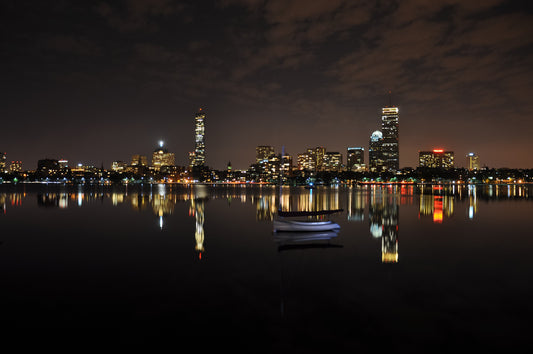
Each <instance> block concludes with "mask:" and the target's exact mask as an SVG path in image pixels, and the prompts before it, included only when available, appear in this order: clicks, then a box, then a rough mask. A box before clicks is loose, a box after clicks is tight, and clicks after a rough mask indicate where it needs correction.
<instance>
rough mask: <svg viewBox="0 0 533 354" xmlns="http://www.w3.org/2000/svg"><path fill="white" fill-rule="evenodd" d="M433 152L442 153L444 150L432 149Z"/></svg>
mask: <svg viewBox="0 0 533 354" xmlns="http://www.w3.org/2000/svg"><path fill="white" fill-rule="evenodd" d="M433 152H434V153H442V152H444V150H443V149H433Z"/></svg>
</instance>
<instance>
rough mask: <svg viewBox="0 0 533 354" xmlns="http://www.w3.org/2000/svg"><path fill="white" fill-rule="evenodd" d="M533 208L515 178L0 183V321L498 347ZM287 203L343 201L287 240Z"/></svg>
mask: <svg viewBox="0 0 533 354" xmlns="http://www.w3.org/2000/svg"><path fill="white" fill-rule="evenodd" d="M532 201H533V199H532V189H531V187H530V186H520V185H514V186H511V185H510V186H477V187H476V186H471V185H466V186H465V185H463V186H453V185H450V186H439V185H436V186H425V187H423V188H418V187H416V186H414V185H388V186H358V187H354V188H344V187H339V188H334V187H331V188H330V187H328V188H325V187H319V188H316V189H311V190H307V189H304V188H289V187H284V188H282V189H281V191H280V190H279V189H278V188H276V187H274V186H203V185H191V186H172V185H145V186H119V187H112V186H94V187H84V186H61V185H32V184H28V185H17V186H13V185H4V186H0V206H1V207H2V215H1V216H0V225H1V230H2V233H1V235H2V236H1V237H0V242H2V244H1V246H0V266H1V268H2V269H3V271H2V273H1V275H0V277H1V278H0V281H1V283H2V285H3V289H2V292H1V295H0V298H1V299H2V303H3V304H5V306H4V311H3V315H2V318H3V319H2V321H3V322H4V324H5V326H4V327H6V328H8V332H6V333H9V334H10V335H13V336H15V337H18V336H26V335H27V334H28V333H31V336H35V335H37V334H38V335H39V336H41V337H46V338H47V340H48V341H54V338H56V339H57V337H56V336H57V333H68V337H69V338H82V339H86V338H88V337H90V338H91V341H93V342H98V341H100V340H102V341H103V340H112V341H114V342H119V343H128V344H134V343H141V342H145V341H157V342H166V343H172V342H174V343H175V345H176V348H177V347H179V346H181V345H182V344H183V341H192V342H199V343H203V342H204V341H206V342H207V344H209V343H210V344H213V343H215V342H216V343H217V345H219V348H222V347H226V346H235V345H237V346H238V347H239V348H240V349H246V348H250V351H252V352H314V351H316V352H324V351H328V350H331V348H337V349H340V350H345V351H353V350H357V349H370V348H379V349H386V350H399V349H406V348H409V349H411V350H413V351H416V350H421V351H422V350H432V351H443V352H448V351H456V349H457V347H458V346H461V347H462V348H463V347H469V348H472V349H480V348H491V349H498V348H499V349H506V348H508V347H509V346H514V345H517V344H519V343H526V342H527V338H528V333H529V330H528V329H529V324H528V323H529V319H530V318H531V315H532V306H531V305H530V297H531V295H532V294H533V291H532V290H533V289H532V286H531V283H530V281H529V279H530V278H531V275H532V274H533V262H532V261H531V259H530V253H531V246H532V245H533V240H532V239H531V237H530V235H531V229H532V226H533V220H532V218H531V215H532V211H533V203H532ZM280 205H281V209H283V210H322V209H339V208H342V209H344V211H343V212H342V213H339V214H335V215H334V216H333V217H332V219H333V220H334V221H335V222H337V223H339V225H340V226H341V229H340V231H339V233H338V235H336V237H333V238H332V239H331V240H329V242H327V241H320V242H319V243H314V246H321V247H300V248H286V247H285V248H284V247H283V246H284V245H283V244H279V243H276V242H275V237H274V236H275V235H273V233H272V220H273V218H274V217H275V215H276V211H277V210H278V207H279V206H280ZM308 246H309V245H308ZM203 345H206V344H203ZM203 345H202V346H203Z"/></svg>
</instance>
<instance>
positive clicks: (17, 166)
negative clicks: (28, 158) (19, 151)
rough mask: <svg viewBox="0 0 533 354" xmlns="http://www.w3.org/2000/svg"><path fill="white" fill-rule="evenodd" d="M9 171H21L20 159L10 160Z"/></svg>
mask: <svg viewBox="0 0 533 354" xmlns="http://www.w3.org/2000/svg"><path fill="white" fill-rule="evenodd" d="M9 172H22V161H11V165H9Z"/></svg>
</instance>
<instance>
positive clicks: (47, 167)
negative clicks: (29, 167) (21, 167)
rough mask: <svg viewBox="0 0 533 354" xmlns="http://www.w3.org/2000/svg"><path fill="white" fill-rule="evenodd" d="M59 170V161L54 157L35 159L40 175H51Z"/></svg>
mask: <svg viewBox="0 0 533 354" xmlns="http://www.w3.org/2000/svg"><path fill="white" fill-rule="evenodd" d="M58 172H59V163H58V161H57V160H54V159H43V160H39V161H37V173H38V174H40V175H41V176H53V175H55V174H57V173H58Z"/></svg>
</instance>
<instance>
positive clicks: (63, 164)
mask: <svg viewBox="0 0 533 354" xmlns="http://www.w3.org/2000/svg"><path fill="white" fill-rule="evenodd" d="M57 163H58V164H59V169H60V170H61V171H66V170H67V169H68V160H65V159H61V160H59V161H57Z"/></svg>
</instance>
